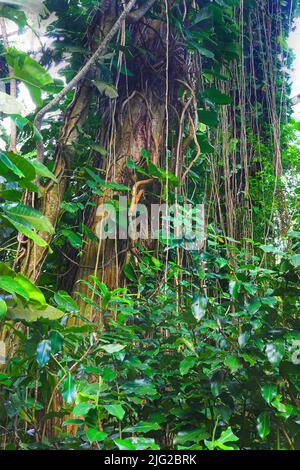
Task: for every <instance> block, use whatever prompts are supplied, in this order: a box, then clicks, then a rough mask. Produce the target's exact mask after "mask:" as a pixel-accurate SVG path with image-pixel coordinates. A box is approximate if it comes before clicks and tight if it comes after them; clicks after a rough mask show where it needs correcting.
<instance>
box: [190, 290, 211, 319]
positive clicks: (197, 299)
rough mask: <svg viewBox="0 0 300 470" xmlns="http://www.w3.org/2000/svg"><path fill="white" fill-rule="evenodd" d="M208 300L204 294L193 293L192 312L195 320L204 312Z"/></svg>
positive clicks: (201, 316)
mask: <svg viewBox="0 0 300 470" xmlns="http://www.w3.org/2000/svg"><path fill="white" fill-rule="evenodd" d="M207 304H208V300H207V297H206V296H205V295H195V296H194V298H193V303H192V313H193V315H194V317H195V318H196V320H197V321H200V320H201V319H202V318H203V317H204V316H205V314H206V309H207Z"/></svg>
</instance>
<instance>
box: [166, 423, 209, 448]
mask: <svg viewBox="0 0 300 470" xmlns="http://www.w3.org/2000/svg"><path fill="white" fill-rule="evenodd" d="M207 437H208V433H207V430H206V428H205V426H203V425H202V424H201V425H199V428H198V429H193V430H192V431H190V430H189V431H180V432H179V433H178V434H177V436H176V437H175V440H174V442H175V444H185V443H187V442H196V443H198V442H199V441H202V440H203V439H205V438H207Z"/></svg>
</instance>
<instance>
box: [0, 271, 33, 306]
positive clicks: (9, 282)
mask: <svg viewBox="0 0 300 470" xmlns="http://www.w3.org/2000/svg"><path fill="white" fill-rule="evenodd" d="M0 289H2V290H4V291H6V292H9V293H10V294H18V295H20V296H21V297H23V298H24V299H26V300H29V299H30V296H29V293H28V292H27V290H26V289H25V288H24V287H23V286H22V285H20V284H19V283H18V282H17V281H16V280H15V279H14V278H13V277H11V276H0Z"/></svg>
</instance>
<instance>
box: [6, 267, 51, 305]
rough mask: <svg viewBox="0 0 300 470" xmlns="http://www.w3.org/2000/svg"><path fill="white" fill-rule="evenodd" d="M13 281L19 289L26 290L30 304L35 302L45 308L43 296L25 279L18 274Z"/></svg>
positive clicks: (45, 303)
mask: <svg viewBox="0 0 300 470" xmlns="http://www.w3.org/2000/svg"><path fill="white" fill-rule="evenodd" d="M14 279H15V281H17V283H18V284H19V285H20V286H21V287H23V289H25V290H26V292H27V294H28V296H29V299H30V301H31V302H36V303H37V304H38V305H40V306H44V307H46V305H47V302H46V299H45V296H44V294H43V293H42V291H41V290H40V289H39V288H38V287H36V286H35V285H34V284H33V283H32V282H31V281H30V280H29V279H28V278H27V277H25V276H24V275H23V274H21V273H19V274H17V275H16V276H15V278H14Z"/></svg>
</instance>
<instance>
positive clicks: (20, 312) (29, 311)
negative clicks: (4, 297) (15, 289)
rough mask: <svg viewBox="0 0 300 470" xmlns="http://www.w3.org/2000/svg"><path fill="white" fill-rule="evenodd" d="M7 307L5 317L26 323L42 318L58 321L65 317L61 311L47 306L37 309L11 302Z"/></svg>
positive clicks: (34, 305)
mask: <svg viewBox="0 0 300 470" xmlns="http://www.w3.org/2000/svg"><path fill="white" fill-rule="evenodd" d="M7 306H8V311H7V317H8V318H9V319H10V320H24V321H27V322H34V321H38V320H40V319H43V318H44V319H47V320H59V319H60V318H62V317H63V316H64V315H65V313H64V312H62V311H61V310H58V309H57V308H55V307H52V305H47V304H46V306H44V307H41V308H37V305H36V304H31V303H29V304H27V305H26V306H24V305H23V304H22V302H20V301H18V302H13V301H12V302H9V303H8V304H7Z"/></svg>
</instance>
